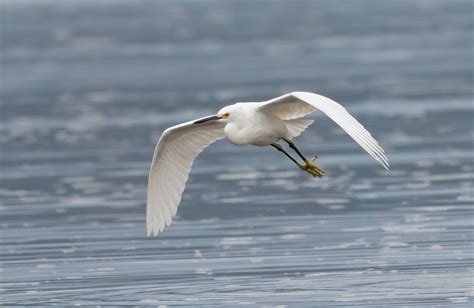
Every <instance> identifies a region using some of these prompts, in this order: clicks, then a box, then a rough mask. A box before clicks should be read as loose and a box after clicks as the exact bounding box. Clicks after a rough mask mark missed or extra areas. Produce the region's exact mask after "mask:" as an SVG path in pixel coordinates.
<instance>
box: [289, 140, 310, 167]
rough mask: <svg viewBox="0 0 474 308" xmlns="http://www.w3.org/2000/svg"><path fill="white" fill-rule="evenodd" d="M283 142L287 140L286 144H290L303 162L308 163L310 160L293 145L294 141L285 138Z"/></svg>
mask: <svg viewBox="0 0 474 308" xmlns="http://www.w3.org/2000/svg"><path fill="white" fill-rule="evenodd" d="M283 140H285V141H286V143H288V145H289V146H290V148H292V149H293V150H294V151H295V152H296V153H297V154H298V155H299V156H300V157H301V159H302V160H304V161H305V162H306V161H308V159H306V157H304V155H303V153H301V151H300V150H299V149H298V148H297V147H296V145H295V144H294V143H293V141H291V140H288V139H285V138H283Z"/></svg>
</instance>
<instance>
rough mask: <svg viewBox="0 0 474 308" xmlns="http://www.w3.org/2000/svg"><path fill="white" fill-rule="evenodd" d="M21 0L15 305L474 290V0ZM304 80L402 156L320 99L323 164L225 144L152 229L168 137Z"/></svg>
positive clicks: (8, 97) (9, 169)
mask: <svg viewBox="0 0 474 308" xmlns="http://www.w3.org/2000/svg"><path fill="white" fill-rule="evenodd" d="M1 6H2V7H1V9H2V13H3V14H2V18H4V20H3V23H2V24H3V26H4V28H3V29H2V38H3V41H4V42H5V44H2V47H1V52H2V59H1V61H2V68H3V71H2V72H3V74H1V79H2V94H1V104H2V105H1V111H2V112H1V118H2V119H1V122H0V131H1V133H0V145H1V149H2V150H1V152H2V155H1V162H2V163H1V168H2V170H1V179H2V180H1V181H2V182H1V187H0V196H1V204H0V213H1V216H0V219H1V222H0V223H1V224H0V228H1V236H0V240H1V262H2V266H1V276H0V277H1V278H0V279H1V289H0V292H1V293H0V298H1V302H2V303H3V304H5V305H13V304H19V305H28V304H33V305H52V304H58V305H71V304H74V305H118V304H130V305H152V306H155V305H170V306H171V305H188V306H198V305H204V306H207V305H215V304H221V305H222V304H224V305H226V306H237V305H244V304H248V305H259V306H262V305H263V306H265V305H267V306H277V305H289V306H297V307H302V306H308V307H313V306H315V305H316V306H325V307H328V306H346V305H352V304H360V305H362V306H365V307H368V306H373V307H380V306H382V305H387V306H397V305H400V306H410V305H411V306H416V307H420V306H435V307H446V306H454V305H460V306H469V305H470V304H472V303H470V302H471V301H472V296H473V292H472V277H473V267H472V261H473V260H472V258H473V247H472V204H473V201H474V195H473V179H474V166H473V161H474V160H473V157H474V155H473V154H474V153H473V143H472V140H473V139H472V138H473V135H474V129H473V126H472V123H471V120H472V117H473V115H474V112H473V106H472V70H473V67H472V55H471V51H472V37H471V35H470V34H471V33H472V28H473V25H472V23H473V22H472V18H471V16H470V12H471V8H472V7H471V4H470V3H469V1H450V2H449V3H448V2H446V1H438V0H434V1H429V2H427V1H408V0H402V1H396V2H390V3H389V2H386V3H383V4H382V3H379V1H375V0H364V1H358V2H357V3H349V2H343V3H339V2H334V1H297V2H291V3H289V2H288V3H286V2H271V3H270V2H265V1H262V2H258V3H253V2H252V3H250V2H245V1H227V2H221V1H207V0H206V1H201V2H174V1H158V2H149V1H137V2H133V3H129V2H126V1H122V0H114V1H103V2H100V3H97V2H95V1H67V2H53V1H48V0H44V1H39V2H13V1H3V2H2V3H1ZM262 13H264V14H262ZM281 21H287V22H283V23H282V22H281ZM39 24H40V25H41V26H38V25H39ZM292 90H308V91H315V92H319V93H322V94H325V95H327V96H330V97H333V98H334V99H336V100H338V101H340V102H342V103H343V104H344V105H345V106H346V107H347V108H348V109H349V110H350V112H351V113H353V114H354V115H355V116H356V117H357V118H358V119H360V121H361V122H363V123H364V124H365V125H366V127H367V128H368V129H369V130H370V131H371V132H373V134H374V135H375V136H376V138H377V139H378V140H379V141H380V143H381V144H382V146H383V147H384V148H385V150H386V152H387V153H388V156H389V158H390V160H391V165H392V170H391V172H390V173H386V172H385V171H384V170H383V169H382V168H380V167H379V166H378V165H377V163H376V162H375V161H373V160H372V159H371V158H370V156H368V155H367V154H366V153H364V152H363V151H362V150H361V149H359V148H358V146H357V145H356V144H355V143H354V142H352V141H351V140H350V138H349V137H348V136H346V135H344V134H343V132H342V131H341V130H340V129H339V128H337V127H336V126H335V125H334V124H333V123H331V122H330V120H328V119H326V118H324V117H323V116H321V115H316V116H315V119H316V121H317V122H316V125H314V126H313V127H311V128H310V129H309V130H308V131H306V132H305V134H304V135H303V136H302V137H300V138H298V139H297V143H298V144H300V146H301V147H302V148H303V149H304V151H305V152H306V153H308V155H310V154H314V153H317V154H318V155H319V157H320V160H319V161H320V164H321V166H322V167H323V168H324V169H326V170H327V176H325V177H324V178H323V179H322V180H314V179H312V178H311V177H309V176H308V175H307V174H304V173H302V172H300V171H298V170H296V169H294V167H293V166H292V164H291V163H290V162H289V161H288V160H287V159H286V158H284V157H282V156H281V155H280V154H279V153H277V152H276V151H274V150H273V149H271V148H257V147H246V148H239V147H234V146H231V145H229V144H228V143H227V142H225V141H221V142H218V143H216V144H214V145H212V146H211V147H209V149H207V150H206V151H205V154H204V155H202V156H200V157H199V159H198V160H197V161H196V163H195V166H194V169H193V171H192V173H191V176H190V180H189V182H188V186H187V188H186V191H185V193H184V196H183V201H182V204H181V206H180V208H179V211H178V216H177V217H176V219H175V221H174V222H173V225H172V227H171V228H168V229H167V230H166V231H165V232H164V233H162V234H160V236H159V237H158V238H154V239H147V238H145V223H144V220H145V196H146V193H145V189H146V181H147V171H148V167H149V163H150V160H151V155H152V151H153V148H154V143H155V142H156V140H157V138H158V137H159V135H160V133H161V131H162V130H163V129H164V128H166V127H167V126H169V125H172V124H175V123H179V122H182V121H185V120H189V119H193V118H197V117H200V116H203V115H207V114H211V113H213V112H215V111H216V110H218V109H219V108H220V107H221V106H223V105H226V104H230V103H232V102H235V101H248V100H252V99H256V100H262V99H265V98H271V97H274V96H276V95H279V94H281V93H284V92H288V91H292Z"/></svg>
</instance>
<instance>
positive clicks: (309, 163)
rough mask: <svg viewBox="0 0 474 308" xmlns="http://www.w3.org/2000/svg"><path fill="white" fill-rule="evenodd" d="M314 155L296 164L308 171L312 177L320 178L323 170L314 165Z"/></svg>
mask: <svg viewBox="0 0 474 308" xmlns="http://www.w3.org/2000/svg"><path fill="white" fill-rule="evenodd" d="M315 160H316V157H313V158H311V159H310V160H305V162H304V163H302V164H298V166H299V167H300V169H301V170H303V171H306V172H308V173H309V174H311V175H312V176H314V177H318V178H322V177H323V175H324V170H322V169H321V168H319V167H318V166H316V164H315V163H314V161H315Z"/></svg>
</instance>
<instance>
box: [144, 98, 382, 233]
mask: <svg viewBox="0 0 474 308" xmlns="http://www.w3.org/2000/svg"><path fill="white" fill-rule="evenodd" d="M315 111H321V112H323V113H325V114H326V115H327V116H328V117H330V118H331V119H332V120H333V121H334V122H336V123H337V124H338V125H339V126H340V127H341V128H342V129H343V130H345V131H346V133H348V134H349V135H350V136H351V137H352V138H353V139H354V140H355V141H356V142H357V143H358V144H359V145H360V146H361V147H362V148H363V149H364V150H366V151H367V153H369V154H370V155H371V156H372V157H373V158H375V159H376V160H377V161H378V162H379V163H380V164H381V165H382V166H383V167H384V168H385V169H387V170H388V168H389V163H388V159H387V157H386V156H385V153H384V151H383V149H382V148H381V147H380V146H379V144H378V143H377V141H376V140H375V139H374V138H373V137H372V136H371V134H370V133H369V132H368V131H367V130H366V129H365V128H364V127H363V126H362V124H360V123H359V122H358V121H357V120H356V119H355V118H354V117H352V116H351V115H350V114H349V113H348V112H347V110H346V109H345V108H344V107H343V106H341V105H340V104H338V103H336V102H335V101H333V100H331V99H329V98H327V97H324V96H322V95H318V94H315V93H309V92H292V93H288V94H285V95H282V96H279V97H276V98H274V99H271V100H269V101H264V102H250V103H236V104H234V105H229V106H226V107H224V108H222V109H221V110H219V112H217V114H216V115H212V116H208V117H204V118H201V119H197V120H194V121H190V122H186V123H182V124H178V125H176V126H172V127H170V128H168V129H166V130H165V131H164V132H163V134H162V135H161V137H160V140H159V141H158V144H157V145H156V148H155V152H154V154H153V160H152V163H151V168H150V173H149V176H148V191H147V208H146V225H147V234H148V236H151V235H152V234H153V235H155V236H156V235H157V234H158V233H159V232H161V231H163V229H164V228H165V226H169V225H170V224H171V220H172V219H173V217H174V216H175V215H176V211H177V209H178V205H179V203H180V201H181V195H182V193H183V190H184V187H185V185H186V181H187V179H188V176H189V172H190V170H191V166H192V164H193V161H194V160H195V159H196V157H197V156H198V155H199V153H200V152H201V151H202V150H204V148H206V147H207V146H208V145H210V144H211V143H214V142H215V141H217V140H220V139H223V138H227V139H228V140H229V141H230V142H231V143H233V144H235V145H255V146H272V147H274V148H275V149H276V150H278V151H279V152H281V153H282V154H284V155H285V156H286V157H288V158H289V159H290V160H291V161H293V163H295V164H296V165H297V166H298V168H299V169H301V170H303V171H305V172H307V173H309V174H310V175H312V176H314V177H319V178H320V177H322V176H323V174H324V171H323V170H322V169H321V168H319V167H318V166H317V165H316V164H315V160H316V157H312V158H310V159H307V158H306V156H304V155H303V153H302V152H301V151H300V150H299V149H298V147H297V146H296V145H295V143H294V142H293V138H295V137H297V136H299V135H300V134H301V133H302V132H303V131H304V130H305V129H306V128H307V127H308V126H309V125H311V124H312V123H313V121H312V120H308V119H305V118H303V117H304V116H306V115H309V114H311V113H313V112H315ZM279 141H280V143H281V141H283V142H284V143H287V144H288V146H289V147H290V148H291V149H292V150H293V151H294V152H295V153H296V154H297V156H298V157H299V158H300V159H301V160H302V162H298V160H297V159H296V158H294V157H293V156H292V155H291V154H290V153H288V152H287V151H286V150H285V149H284V148H283V146H282V145H281V144H280V143H278V142H279Z"/></svg>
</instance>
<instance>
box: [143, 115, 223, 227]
mask: <svg viewBox="0 0 474 308" xmlns="http://www.w3.org/2000/svg"><path fill="white" fill-rule="evenodd" d="M194 122H195V121H191V122H186V123H183V124H179V125H176V126H173V127H170V128H168V129H166V130H165V131H164V132H163V134H162V135H161V138H160V140H159V141H158V144H157V145H156V148H155V153H154V154H153V161H152V163H151V168H150V174H149V176H148V191H147V206H146V227H147V234H148V236H150V235H151V234H152V233H153V235H155V236H156V235H157V234H158V233H159V232H161V231H163V229H164V228H165V226H169V225H170V224H171V220H172V219H173V217H174V216H175V215H176V211H177V209H178V205H179V202H180V201H181V195H182V193H183V190H184V187H185V185H186V181H187V180H188V176H189V171H190V170H191V167H192V165H193V162H194V160H195V159H196V157H197V156H198V155H199V153H200V152H201V151H202V150H204V148H206V147H207V146H208V145H210V144H211V143H213V142H215V141H217V140H219V139H222V138H224V136H225V135H224V124H223V123H219V122H215V121H209V122H205V123H200V124H195V123H194Z"/></svg>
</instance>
